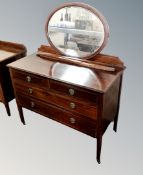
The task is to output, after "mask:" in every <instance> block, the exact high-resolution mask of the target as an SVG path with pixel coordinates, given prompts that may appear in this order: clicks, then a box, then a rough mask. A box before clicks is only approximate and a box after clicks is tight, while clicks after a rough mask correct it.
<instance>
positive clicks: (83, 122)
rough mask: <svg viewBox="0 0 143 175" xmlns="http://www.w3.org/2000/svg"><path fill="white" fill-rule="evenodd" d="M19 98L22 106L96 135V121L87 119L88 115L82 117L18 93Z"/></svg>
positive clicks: (93, 135)
mask: <svg viewBox="0 0 143 175" xmlns="http://www.w3.org/2000/svg"><path fill="white" fill-rule="evenodd" d="M17 98H18V103H20V105H21V106H22V107H25V108H28V109H30V110H32V111H35V112H37V113H39V114H42V115H44V116H47V117H48V118H51V119H53V120H56V121H58V122H60V123H63V124H65V125H67V126H70V127H72V128H74V129H76V130H78V131H81V132H83V133H86V134H88V135H90V136H92V137H95V133H96V122H95V121H94V120H92V119H87V118H86V117H81V116H78V115H73V113H70V112H67V111H65V110H62V109H61V108H58V107H55V106H53V105H50V104H47V103H44V102H41V101H38V100H36V99H34V98H27V97H25V96H22V95H18V96H17Z"/></svg>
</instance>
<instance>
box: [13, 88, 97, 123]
mask: <svg viewBox="0 0 143 175" xmlns="http://www.w3.org/2000/svg"><path fill="white" fill-rule="evenodd" d="M15 90H16V92H17V93H20V94H21V93H22V94H24V95H26V96H29V97H34V98H36V99H38V100H41V101H45V102H48V103H50V104H53V105H56V106H58V107H61V108H63V109H65V110H68V111H71V112H73V113H79V114H81V115H84V116H88V117H89V118H92V119H94V120H96V119H97V108H96V107H97V106H96V105H94V106H91V105H90V104H88V103H83V102H81V101H78V100H76V99H74V98H72V97H70V98H69V97H66V96H61V95H57V94H55V93H51V92H50V91H45V90H40V89H37V88H33V87H30V86H25V85H24V86H20V85H16V86H15Z"/></svg>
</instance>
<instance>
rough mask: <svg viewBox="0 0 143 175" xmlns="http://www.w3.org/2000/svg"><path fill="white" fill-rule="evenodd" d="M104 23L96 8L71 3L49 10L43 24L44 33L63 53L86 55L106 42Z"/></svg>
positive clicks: (101, 47)
mask: <svg viewBox="0 0 143 175" xmlns="http://www.w3.org/2000/svg"><path fill="white" fill-rule="evenodd" d="M94 12H95V13H94ZM104 24H105V23H104V21H103V19H100V14H99V12H97V11H96V10H95V9H94V10H93V8H92V10H90V8H85V7H82V6H75V5H74V6H72V5H70V6H65V7H63V8H60V9H58V10H56V11H55V12H54V13H52V15H51V16H50V18H49V19H48V23H47V24H46V25H47V26H46V35H47V37H48V40H49V42H50V44H51V45H52V46H53V47H54V48H56V49H57V50H58V51H59V52H60V53H62V54H63V55H67V56H71V57H78V58H88V57H91V56H93V55H95V54H97V53H99V52H100V51H101V50H102V49H103V47H104V46H105V41H106V38H105V37H107V36H106V30H107V27H106V26H104Z"/></svg>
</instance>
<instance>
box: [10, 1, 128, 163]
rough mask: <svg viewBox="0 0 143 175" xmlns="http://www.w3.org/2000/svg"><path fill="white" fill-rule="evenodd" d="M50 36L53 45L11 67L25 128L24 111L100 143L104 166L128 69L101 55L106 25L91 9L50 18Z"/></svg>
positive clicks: (65, 10)
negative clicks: (108, 134)
mask: <svg viewBox="0 0 143 175" xmlns="http://www.w3.org/2000/svg"><path fill="white" fill-rule="evenodd" d="M72 13H73V14H72ZM84 19H86V20H84ZM76 32H77V33H76ZM46 36H47V37H48V41H49V43H50V46H45V45H42V46H41V47H40V48H39V49H38V51H37V52H36V53H35V54H32V55H30V56H27V57H25V58H23V59H20V60H18V61H15V62H13V63H11V64H9V65H8V67H9V70H10V74H11V79H12V83H13V88H14V92H15V97H16V102H17V106H18V110H19V114H20V119H21V121H22V123H23V124H25V119H24V114H23V110H22V108H23V107H24V108H27V109H29V110H31V111H34V112H36V113H39V114H42V115H43V116H45V117H48V118H51V119H52V120H55V121H57V122H60V123H62V124H64V125H66V126H69V127H71V128H74V129H76V130H78V131H80V132H82V133H85V134H87V135H89V136H91V137H94V138H97V161H98V163H100V154H101V145H102V136H103V134H104V132H105V131H106V129H107V127H108V125H109V124H110V123H111V122H112V121H113V122H114V127H113V129H114V131H116V130H117V121H118V112H119V103H120V93H121V84H122V76H123V70H124V69H125V66H124V64H123V62H122V61H121V60H120V59H119V58H118V57H115V56H110V55H103V54H100V51H101V50H102V49H103V48H104V47H105V45H106V43H107V41H108V37H109V28H108V25H107V22H106V20H105V18H104V17H103V16H102V15H101V14H100V12H99V11H97V10H96V9H94V8H92V7H90V6H88V5H85V4H80V3H69V4H64V5H63V6H61V7H59V8H57V9H55V10H54V12H53V13H51V15H50V16H49V18H48V20H47V23H46Z"/></svg>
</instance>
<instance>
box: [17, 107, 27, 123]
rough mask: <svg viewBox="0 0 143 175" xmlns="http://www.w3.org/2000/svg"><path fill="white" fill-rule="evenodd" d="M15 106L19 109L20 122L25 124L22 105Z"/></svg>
mask: <svg viewBox="0 0 143 175" xmlns="http://www.w3.org/2000/svg"><path fill="white" fill-rule="evenodd" d="M17 107H18V111H19V115H20V119H21V122H22V123H23V124H24V125H25V124H26V123H25V120H24V115H23V110H22V106H19V105H17Z"/></svg>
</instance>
